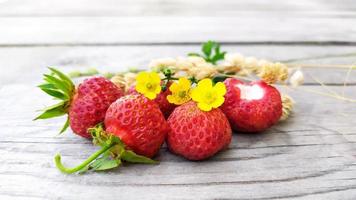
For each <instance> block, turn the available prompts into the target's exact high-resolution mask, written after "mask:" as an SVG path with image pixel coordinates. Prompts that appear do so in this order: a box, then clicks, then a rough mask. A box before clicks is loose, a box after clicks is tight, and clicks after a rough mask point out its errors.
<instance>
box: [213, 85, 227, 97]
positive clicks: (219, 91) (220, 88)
mask: <svg viewBox="0 0 356 200" xmlns="http://www.w3.org/2000/svg"><path fill="white" fill-rule="evenodd" d="M214 91H215V93H216V95H219V96H224V95H225V94H226V86H225V84H224V83H222V82H218V83H216V84H215V85H214Z"/></svg>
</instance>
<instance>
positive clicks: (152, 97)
mask: <svg viewBox="0 0 356 200" xmlns="http://www.w3.org/2000/svg"><path fill="white" fill-rule="evenodd" d="M144 95H145V97H147V98H149V99H151V100H153V99H155V98H156V96H157V94H156V93H153V92H146V93H145V94H144Z"/></svg>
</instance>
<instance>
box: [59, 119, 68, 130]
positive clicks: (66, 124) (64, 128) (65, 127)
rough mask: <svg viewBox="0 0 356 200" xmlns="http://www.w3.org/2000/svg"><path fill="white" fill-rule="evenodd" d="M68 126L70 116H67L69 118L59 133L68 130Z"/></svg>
mask: <svg viewBox="0 0 356 200" xmlns="http://www.w3.org/2000/svg"><path fill="white" fill-rule="evenodd" d="M68 127H69V116H67V120H66V122H65V123H64V126H63V127H62V129H61V131H60V132H59V134H62V133H64V131H66V130H67V128H68Z"/></svg>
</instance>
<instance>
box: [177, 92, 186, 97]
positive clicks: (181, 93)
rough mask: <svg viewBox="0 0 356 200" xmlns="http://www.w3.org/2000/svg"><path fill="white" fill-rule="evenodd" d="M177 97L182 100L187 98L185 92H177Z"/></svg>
mask: <svg viewBox="0 0 356 200" xmlns="http://www.w3.org/2000/svg"><path fill="white" fill-rule="evenodd" d="M178 96H179V97H180V98H184V97H185V96H187V92H186V91H179V92H178Z"/></svg>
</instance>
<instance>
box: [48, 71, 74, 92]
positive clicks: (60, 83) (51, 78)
mask: <svg viewBox="0 0 356 200" xmlns="http://www.w3.org/2000/svg"><path fill="white" fill-rule="evenodd" d="M44 77H45V78H44V80H45V81H47V82H48V83H51V84H53V85H54V86H55V87H56V88H57V89H58V90H61V91H63V92H64V93H65V94H70V93H71V88H70V87H68V85H67V84H66V83H65V82H63V81H61V80H60V79H58V78H56V77H54V76H51V75H48V74H45V75H44Z"/></svg>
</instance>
